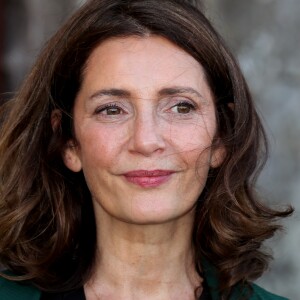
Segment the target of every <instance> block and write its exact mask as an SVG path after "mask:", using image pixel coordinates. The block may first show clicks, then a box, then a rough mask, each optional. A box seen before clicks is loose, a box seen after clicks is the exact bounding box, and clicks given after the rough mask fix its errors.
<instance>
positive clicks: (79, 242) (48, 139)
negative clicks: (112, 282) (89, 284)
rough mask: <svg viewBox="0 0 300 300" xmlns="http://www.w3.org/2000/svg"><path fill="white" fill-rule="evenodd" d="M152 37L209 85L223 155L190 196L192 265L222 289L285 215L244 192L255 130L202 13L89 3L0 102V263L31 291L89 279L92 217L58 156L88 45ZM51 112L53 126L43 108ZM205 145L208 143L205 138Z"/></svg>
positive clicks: (259, 266)
mask: <svg viewBox="0 0 300 300" xmlns="http://www.w3.org/2000/svg"><path fill="white" fill-rule="evenodd" d="M133 35H134V36H141V37H144V36H149V35H159V36H162V37H165V38H166V39H168V40H170V41H172V42H173V43H174V44H176V45H177V46H179V47H180V48H182V49H184V50H185V51H186V52H187V53H189V54H190V55H191V56H192V57H194V58H195V59H196V60H197V61H198V62H199V63H200V64H201V65H202V66H203V68H204V70H205V74H206V79H207V82H208V83H209V86H210V88H211V90H212V92H213V95H214V101H215V107H216V114H217V123H218V124H217V126H218V138H217V139H216V141H215V143H216V144H217V143H222V144H223V146H224V147H225V149H226V156H225V159H224V162H223V163H222V165H221V166H220V167H218V168H215V169H211V170H210V172H209V178H208V180H207V184H206V187H205V190H204V192H203V193H202V195H201V196H200V197H199V199H198V201H197V205H196V208H195V209H196V217H195V223H194V231H193V244H194V249H195V266H196V268H197V270H198V271H199V272H201V260H202V259H203V258H204V259H207V260H209V261H211V262H213V263H214V265H215V266H216V268H217V270H218V274H219V279H220V282H221V286H220V290H221V294H222V296H223V297H224V298H226V297H227V296H228V295H230V292H231V290H232V287H233V286H234V285H235V284H237V283H240V282H243V283H247V282H249V281H251V280H253V279H256V278H257V277H259V276H260V275H261V274H262V273H263V271H264V270H265V269H266V267H267V265H268V259H269V256H268V255H267V254H265V253H264V252H262V251H261V249H260V247H261V244H262V242H263V241H264V240H265V239H267V238H270V237H271V236H272V235H273V234H274V232H275V231H276V230H277V229H279V228H280V226H279V225H277V224H276V223H275V222H274V221H275V220H276V219H277V218H278V217H284V216H287V215H288V214H290V213H291V211H292V209H287V210H286V211H284V212H279V211H275V210H272V209H270V208H268V207H266V206H265V205H263V204H262V203H261V202H260V201H259V200H258V198H257V196H256V195H255V193H254V186H253V185H254V182H255V179H256V175H257V172H258V170H260V168H261V166H262V164H263V162H264V158H265V156H266V137H265V133H264V130H263V127H262V124H261V122H260V120H259V117H258V115H257V112H256V110H255V107H254V104H253V101H252V99H251V95H250V93H249V90H248V87H247V84H246V82H245V80H244V77H243V75H242V73H241V70H240V68H239V66H238V64H237V62H236V60H235V59H234V57H233V56H232V55H231V53H230V51H229V50H228V49H227V47H226V46H225V44H224V42H223V40H222V39H221V37H220V36H219V35H218V33H217V32H216V31H215V30H214V28H213V27H212V25H211V24H210V22H209V21H208V20H207V19H206V18H205V16H204V15H203V13H202V12H201V11H200V10H199V9H196V8H195V7H194V6H192V5H191V4H190V3H188V1H183V0H182V1H180V0H164V1H157V0H93V1H88V2H87V3H86V4H85V5H83V6H82V7H81V8H80V9H79V10H78V11H77V12H76V13H75V14H74V15H73V16H72V17H71V18H70V19H69V20H68V21H67V23H66V24H65V25H64V26H63V27H62V28H61V29H60V30H59V31H58V32H57V33H56V34H55V35H54V36H53V38H51V39H50V40H49V42H48V43H47V44H46V46H45V48H44V49H43V51H42V52H41V54H40V56H39V58H38V59H37V62H36V63H35V65H34V66H33V68H32V70H31V72H30V73H29V75H28V77H27V78H26V80H25V81H24V83H23V85H22V87H21V88H20V90H19V92H18V93H17V94H16V96H15V97H14V99H12V100H11V101H9V103H8V104H7V105H6V106H5V107H3V108H2V111H3V112H5V114H6V115H5V116H2V117H1V119H2V123H3V124H2V128H1V134H0V233H1V234H0V235H1V239H0V264H2V265H4V266H5V267H6V268H8V269H10V270H12V271H13V272H14V273H15V274H16V275H18V277H17V278H14V279H18V280H31V281H32V282H33V283H34V284H35V285H37V286H38V287H39V288H41V289H43V290H48V291H58V290H68V289H72V288H75V287H77V286H79V285H82V284H83V283H84V282H85V281H86V280H87V279H88V277H89V274H90V272H91V268H92V265H93V262H94V256H95V247H96V240H95V220H94V218H93V209H92V204H91V197H90V193H89V190H88V188H87V186H86V182H85V179H84V177H83V174H82V173H72V172H71V171H69V170H68V169H67V168H66V167H65V166H64V163H63V161H62V157H61V154H62V152H63V151H64V149H65V147H66V145H67V143H68V141H69V140H70V139H72V137H73V130H72V128H73V126H72V125H73V124H72V107H73V103H74V99H75V96H76V94H77V92H78V90H79V88H80V85H81V81H82V73H83V69H84V66H85V63H86V61H87V58H88V57H89V55H90V53H91V51H92V50H93V49H94V48H95V47H96V46H98V45H99V44H100V43H101V42H102V41H104V40H106V39H109V38H112V37H127V36H133ZM57 109H59V110H60V111H61V120H60V124H59V125H58V126H55V128H54V129H53V128H52V127H51V113H52V112H53V111H54V110H57ZM215 146H217V145H215Z"/></svg>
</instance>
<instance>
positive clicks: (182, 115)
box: [63, 36, 223, 300]
mask: <svg viewBox="0 0 300 300" xmlns="http://www.w3.org/2000/svg"><path fill="white" fill-rule="evenodd" d="M73 111H74V129H75V136H76V140H74V141H70V144H72V145H75V147H69V148H67V149H66V150H65V152H64V154H63V158H64V162H65V164H66V166H67V167H68V168H69V169H71V170H72V171H74V172H79V171H81V170H82V171H83V173H84V175H85V178H86V181H87V184H88V187H89V189H90V191H91V194H92V201H93V205H94V210H95V216H96V226H97V245H98V247H97V261H96V265H95V270H94V273H93V276H92V278H91V279H90V280H89V281H88V282H87V284H86V285H85V293H86V297H87V299H89V300H90V299H91V300H92V299H98V298H101V299H126V300H127V299H128V300H129V299H130V300H132V299H194V290H195V288H196V287H198V286H199V285H200V286H201V278H200V277H199V275H198V274H197V273H196V271H195V267H194V263H193V262H194V260H193V250H192V249H193V248H192V246H191V231H192V227H193V219H194V210H193V208H194V206H195V203H196V201H197V198H198V197H199V195H200V194H201V192H202V190H203V187H204V186H205V182H206V179H207V174H208V171H209V168H210V167H216V166H218V165H219V164H220V163H221V162H222V157H223V149H221V148H219V149H213V150H212V148H210V146H211V144H212V141H213V139H214V137H215V135H216V118H215V107H214V101H213V96H212V93H211V91H210V88H209V87H208V84H207V82H206V79H205V75H204V71H203V68H202V67H201V65H200V64H199V63H198V62H197V61H196V60H195V59H194V58H193V57H191V56H190V55H189V54H187V53H186V52H185V51H183V50H182V49H180V48H178V47H177V46H176V45H174V44H172V43H171V42H170V41H168V40H166V39H164V38H162V37H158V36H149V37H143V38H141V37H127V38H114V39H109V40H106V41H104V42H103V43H102V44H100V45H99V46H98V47H96V48H95V49H94V50H93V52H92V54H91V55H90V57H89V59H88V61H87V62H86V66H85V70H84V73H83V82H82V86H81V89H80V91H79V93H78V95H77V97H76V99H75V104H74V110H73ZM134 170H169V171H172V173H171V175H170V176H167V177H166V178H167V179H166V181H163V182H162V183H160V181H159V184H155V185H154V186H151V184H150V186H149V184H148V183H149V182H150V183H151V180H152V179H151V178H148V177H147V176H146V177H147V178H144V179H143V180H144V181H143V180H142V184H136V183H133V182H131V181H129V180H128V178H127V177H126V176H125V175H124V174H126V173H128V172H130V171H134ZM143 183H146V184H145V185H144V184H143Z"/></svg>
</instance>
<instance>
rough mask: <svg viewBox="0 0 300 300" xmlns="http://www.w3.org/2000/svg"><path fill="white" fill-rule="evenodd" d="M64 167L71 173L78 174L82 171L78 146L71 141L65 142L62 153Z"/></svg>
mask: <svg viewBox="0 0 300 300" xmlns="http://www.w3.org/2000/svg"><path fill="white" fill-rule="evenodd" d="M62 158H63V161H64V164H65V166H66V167H67V168H68V169H70V170H71V171H73V172H80V171H81V169H82V164H81V159H80V153H79V150H78V146H77V145H76V143H75V142H74V141H73V140H70V141H68V142H67V145H66V148H65V149H64V151H63V153H62Z"/></svg>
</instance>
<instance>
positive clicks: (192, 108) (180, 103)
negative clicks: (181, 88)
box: [171, 101, 196, 114]
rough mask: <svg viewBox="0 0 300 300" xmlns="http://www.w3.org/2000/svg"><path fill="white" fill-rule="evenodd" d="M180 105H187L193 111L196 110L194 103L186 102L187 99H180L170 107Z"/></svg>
mask: <svg viewBox="0 0 300 300" xmlns="http://www.w3.org/2000/svg"><path fill="white" fill-rule="evenodd" d="M180 106H185V107H187V108H189V109H191V110H193V111H194V110H196V107H195V105H194V104H192V103H190V102H188V101H180V102H179V103H176V104H175V105H173V106H172V107H171V109H172V108H174V107H180ZM183 114H185V113H183ZM186 114H188V113H186Z"/></svg>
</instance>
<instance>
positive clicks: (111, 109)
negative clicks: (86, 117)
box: [95, 104, 124, 116]
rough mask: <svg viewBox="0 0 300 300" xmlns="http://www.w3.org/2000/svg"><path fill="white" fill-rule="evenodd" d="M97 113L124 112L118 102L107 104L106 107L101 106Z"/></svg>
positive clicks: (115, 113) (118, 113)
mask: <svg viewBox="0 0 300 300" xmlns="http://www.w3.org/2000/svg"><path fill="white" fill-rule="evenodd" d="M95 113H96V114H103V115H108V116H114V115H120V114H122V113H124V111H123V109H122V108H121V107H119V106H118V105H116V104H109V105H105V106H104V107H99V108H98V109H96V111H95Z"/></svg>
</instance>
